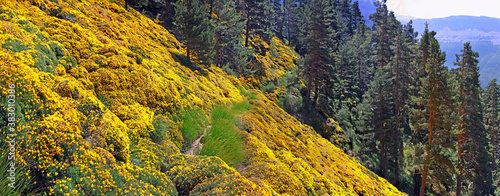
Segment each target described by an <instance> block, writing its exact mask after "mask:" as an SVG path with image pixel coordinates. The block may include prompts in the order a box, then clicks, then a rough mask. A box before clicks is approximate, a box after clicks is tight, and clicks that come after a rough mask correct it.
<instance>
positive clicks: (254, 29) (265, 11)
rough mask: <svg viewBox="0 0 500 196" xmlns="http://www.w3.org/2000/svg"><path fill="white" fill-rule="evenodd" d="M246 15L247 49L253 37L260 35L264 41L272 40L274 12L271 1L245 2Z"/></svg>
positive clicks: (247, 0) (255, 0)
mask: <svg viewBox="0 0 500 196" xmlns="http://www.w3.org/2000/svg"><path fill="white" fill-rule="evenodd" d="M243 7H244V10H245V15H246V21H247V23H246V26H245V47H248V46H249V39H250V36H251V35H259V36H260V37H261V38H262V39H264V40H266V41H269V40H271V36H272V35H271V32H272V31H271V27H272V26H273V18H274V10H273V3H272V1H271V0H244V3H243Z"/></svg>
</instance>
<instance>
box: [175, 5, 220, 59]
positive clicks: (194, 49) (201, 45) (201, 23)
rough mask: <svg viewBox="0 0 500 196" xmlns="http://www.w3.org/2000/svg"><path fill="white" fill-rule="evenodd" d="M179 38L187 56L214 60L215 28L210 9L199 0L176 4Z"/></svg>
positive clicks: (176, 23) (176, 22) (176, 24)
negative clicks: (193, 55) (192, 55)
mask: <svg viewBox="0 0 500 196" xmlns="http://www.w3.org/2000/svg"><path fill="white" fill-rule="evenodd" d="M174 5H175V22H174V23H175V26H176V29H177V32H178V33H177V36H178V37H179V38H180V40H181V41H182V42H183V43H184V45H185V46H186V53H187V54H186V56H187V58H188V60H189V61H190V60H191V54H192V53H194V54H196V55H197V56H198V59H200V60H203V61H205V62H210V61H211V60H212V58H213V51H214V50H213V48H214V39H213V38H214V27H213V24H212V20H211V19H210V16H209V15H208V13H209V10H208V8H207V7H206V6H205V5H204V4H202V3H201V2H200V1H199V0H190V1H177V2H176V3H175V4H174Z"/></svg>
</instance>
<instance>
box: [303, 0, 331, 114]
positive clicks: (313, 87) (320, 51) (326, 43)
mask: <svg viewBox="0 0 500 196" xmlns="http://www.w3.org/2000/svg"><path fill="white" fill-rule="evenodd" d="M306 9H307V10H308V13H310V15H309V20H310V23H309V24H308V25H307V27H306V29H308V31H309V35H308V36H307V37H306V38H305V48H306V50H307V51H308V53H309V55H307V56H306V60H307V61H306V63H307V65H308V66H307V67H306V70H305V73H306V80H307V93H306V97H305V105H304V106H305V107H306V108H309V107H310V106H311V105H310V103H311V98H312V99H313V102H316V101H317V100H318V97H319V94H320V93H322V94H323V95H326V96H327V97H329V98H330V99H331V98H332V97H333V92H332V90H331V87H332V86H333V84H332V80H330V78H331V74H334V70H335V69H334V66H335V65H334V64H335V61H334V59H333V58H332V53H334V51H335V50H336V47H337V43H336V42H335V40H333V39H331V38H332V37H336V29H335V27H336V21H335V19H334V16H333V7H332V6H331V5H330V4H329V1H327V0H312V1H311V2H309V3H308V4H307V5H306ZM320 91H322V92H320ZM313 92H314V97H311V96H312V95H313V94H312V93H313Z"/></svg>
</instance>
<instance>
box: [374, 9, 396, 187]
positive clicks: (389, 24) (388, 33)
mask: <svg viewBox="0 0 500 196" xmlns="http://www.w3.org/2000/svg"><path fill="white" fill-rule="evenodd" d="M375 6H376V7H377V12H375V13H373V14H372V15H370V19H371V20H373V22H374V24H373V30H374V35H373V42H374V50H375V55H374V63H375V64H376V66H375V67H376V69H384V67H385V66H386V65H387V64H388V63H389V61H390V58H391V57H392V56H393V54H394V51H393V50H392V49H391V47H390V46H391V38H392V37H395V36H394V35H395V34H394V32H395V29H394V27H395V26H396V24H397V23H396V22H397V21H396V19H395V16H394V13H393V12H389V10H388V9H387V5H386V0H383V1H382V2H376V3H375ZM378 95H379V108H380V111H384V110H390V111H393V110H392V108H391V106H390V104H389V101H388V100H391V97H387V95H389V93H383V92H382V89H379V92H378ZM384 100H386V101H384ZM384 114H388V113H384ZM381 116H385V117H387V118H386V119H384V120H380V121H379V124H378V125H376V126H377V128H376V129H378V131H376V132H378V133H379V134H378V140H379V142H380V143H379V146H380V147H379V150H380V153H379V155H380V162H381V164H382V172H381V173H380V175H381V176H382V177H386V172H387V156H386V155H387V152H386V149H387V145H386V143H385V141H386V139H385V138H386V136H387V135H386V132H387V131H386V130H387V129H388V128H389V127H388V126H386V124H385V123H384V121H385V120H387V119H388V118H389V117H390V116H386V115H381Z"/></svg>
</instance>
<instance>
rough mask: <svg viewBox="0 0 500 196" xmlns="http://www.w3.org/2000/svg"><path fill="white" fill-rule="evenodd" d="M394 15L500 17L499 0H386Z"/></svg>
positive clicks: (416, 16) (417, 16) (427, 17)
mask: <svg viewBox="0 0 500 196" xmlns="http://www.w3.org/2000/svg"><path fill="white" fill-rule="evenodd" d="M387 7H388V8H389V10H392V11H394V13H395V14H396V15H405V16H412V17H415V18H425V19H430V18H443V17H447V16H454V15H470V16H489V17H495V18H500V1H499V0H387Z"/></svg>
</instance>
